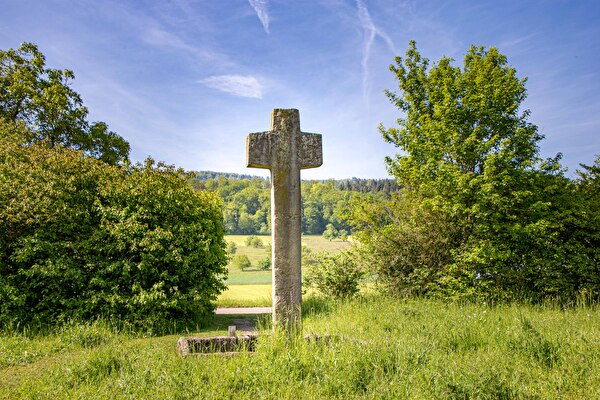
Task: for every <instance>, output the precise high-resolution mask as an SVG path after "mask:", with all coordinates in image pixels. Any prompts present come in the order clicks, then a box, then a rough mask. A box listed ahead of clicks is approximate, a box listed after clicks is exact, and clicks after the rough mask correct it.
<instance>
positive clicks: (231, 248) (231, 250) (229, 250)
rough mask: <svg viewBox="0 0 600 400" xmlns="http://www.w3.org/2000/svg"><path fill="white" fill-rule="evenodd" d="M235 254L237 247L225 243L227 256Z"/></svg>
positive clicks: (231, 243)
mask: <svg viewBox="0 0 600 400" xmlns="http://www.w3.org/2000/svg"><path fill="white" fill-rule="evenodd" d="M236 252H237V245H236V244H235V242H228V243H227V254H229V255H230V256H232V255H234V254H235V253H236Z"/></svg>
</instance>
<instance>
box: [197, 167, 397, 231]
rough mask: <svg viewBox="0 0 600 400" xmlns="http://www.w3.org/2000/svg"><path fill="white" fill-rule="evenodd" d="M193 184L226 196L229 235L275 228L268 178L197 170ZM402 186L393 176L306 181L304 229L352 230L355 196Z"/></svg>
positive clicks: (382, 193) (378, 194) (387, 192)
mask: <svg viewBox="0 0 600 400" xmlns="http://www.w3.org/2000/svg"><path fill="white" fill-rule="evenodd" d="M193 175H195V179H194V180H193V182H192V185H193V186H194V187H195V188H196V189H198V190H209V191H214V192H217V193H218V194H219V195H220V196H221V198H223V202H224V206H223V217H224V223H225V229H226V231H227V233H229V234H247V235H250V234H268V233H270V231H271V219H270V217H269V216H270V215H271V200H270V199H271V181H270V179H268V178H263V177H258V176H252V175H245V174H232V173H223V172H213V171H200V172H194V173H193ZM399 189H400V187H399V186H398V184H397V183H396V181H395V180H393V179H358V178H351V179H342V180H333V179H331V180H307V181H302V231H303V233H305V234H313V235H320V234H322V233H323V232H324V231H325V230H326V229H327V227H328V226H330V225H331V226H332V227H333V228H334V229H335V230H337V231H346V232H348V233H350V232H351V228H350V226H349V225H348V223H347V222H346V218H345V215H346V214H347V213H348V208H349V206H350V204H351V203H352V201H353V200H354V199H358V198H364V197H379V198H388V197H389V196H390V194H391V193H393V192H396V191H398V190H399Z"/></svg>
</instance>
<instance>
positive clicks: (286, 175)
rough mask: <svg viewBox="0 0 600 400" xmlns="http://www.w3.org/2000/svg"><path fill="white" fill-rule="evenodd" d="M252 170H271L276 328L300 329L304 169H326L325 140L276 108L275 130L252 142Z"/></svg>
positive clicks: (288, 112)
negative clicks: (307, 130) (302, 171)
mask: <svg viewBox="0 0 600 400" xmlns="http://www.w3.org/2000/svg"><path fill="white" fill-rule="evenodd" d="M246 159H247V164H248V167H254V168H267V169H270V170H271V232H272V249H273V256H272V260H273V326H274V327H276V326H278V325H279V326H283V327H285V328H286V329H288V330H294V329H296V330H298V329H299V328H300V307H301V305H302V271H301V261H302V245H301V241H300V240H301V237H300V236H301V233H302V227H301V211H300V170H301V169H305V168H316V167H320V166H321V164H323V150H322V139H321V135H318V134H315V133H304V132H301V131H300V116H299V113H298V110H295V109H278V108H276V109H274V110H273V112H272V113H271V130H270V131H268V132H257V133H250V134H249V135H248V137H247V138H246Z"/></svg>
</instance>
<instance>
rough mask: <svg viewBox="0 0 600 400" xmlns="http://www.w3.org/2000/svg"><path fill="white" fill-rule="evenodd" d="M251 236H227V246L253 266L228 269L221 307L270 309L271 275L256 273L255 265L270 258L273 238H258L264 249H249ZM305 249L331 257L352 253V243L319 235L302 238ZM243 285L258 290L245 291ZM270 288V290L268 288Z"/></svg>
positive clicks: (268, 272) (218, 300)
mask: <svg viewBox="0 0 600 400" xmlns="http://www.w3.org/2000/svg"><path fill="white" fill-rule="evenodd" d="M248 236H249V235H228V236H226V237H225V240H227V242H233V243H235V244H236V246H237V252H236V254H245V255H247V256H248V258H249V259H250V262H251V263H252V265H253V266H254V268H251V269H249V270H245V271H240V270H239V269H235V268H233V267H232V266H231V265H229V266H228V270H229V276H228V278H227V281H226V284H227V286H228V289H229V290H227V291H226V292H224V293H222V294H221V295H220V296H219V298H218V299H217V305H218V306H219V307H235V306H238V307H252V306H270V305H271V283H272V272H271V271H261V270H258V269H256V267H255V266H256V265H258V262H259V261H260V260H262V259H264V258H265V257H266V256H267V253H268V249H267V246H268V245H269V244H270V243H271V236H259V237H260V239H261V240H262V241H263V247H259V248H254V247H249V246H246V244H245V241H246V239H247V238H248ZM302 246H306V247H308V248H309V249H310V250H312V251H315V252H321V251H327V252H331V253H335V252H339V251H342V250H346V249H349V248H350V246H351V243H349V242H343V241H341V240H339V239H338V240H333V241H329V240H327V239H324V238H323V236H320V235H302ZM244 285H248V286H255V287H254V288H250V287H248V288H244ZM267 286H268V288H267Z"/></svg>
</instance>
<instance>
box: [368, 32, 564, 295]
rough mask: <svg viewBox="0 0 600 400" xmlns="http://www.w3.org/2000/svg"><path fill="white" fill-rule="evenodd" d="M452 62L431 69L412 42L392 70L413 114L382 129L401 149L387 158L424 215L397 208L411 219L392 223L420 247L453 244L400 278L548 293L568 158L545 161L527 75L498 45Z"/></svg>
mask: <svg viewBox="0 0 600 400" xmlns="http://www.w3.org/2000/svg"><path fill="white" fill-rule="evenodd" d="M452 62H453V60H451V59H449V58H446V57H444V58H442V59H441V60H440V61H439V62H438V63H435V64H433V65H432V66H431V67H430V65H429V60H427V59H426V58H423V57H422V56H421V54H420V53H419V52H418V51H417V48H416V44H415V42H410V46H409V49H408V51H407V53H406V57H405V58H401V57H396V64H395V65H392V66H390V69H391V71H392V72H393V73H394V75H395V77H396V79H397V80H398V83H399V89H400V92H399V93H394V92H390V91H386V94H387V96H388V98H389V99H390V101H391V102H392V103H393V104H394V105H395V106H396V107H398V108H399V110H400V111H401V112H402V113H403V114H402V117H400V118H399V119H398V121H397V122H398V125H399V126H398V127H390V128H384V127H383V126H382V125H380V127H379V130H380V132H381V134H382V136H383V138H384V140H385V141H387V142H388V143H391V144H393V145H395V146H396V147H398V148H399V149H400V151H401V152H400V153H398V154H396V155H395V156H394V157H386V163H387V166H388V169H389V171H390V173H392V174H393V175H394V176H395V177H396V178H397V180H398V184H399V185H400V186H402V187H404V188H405V189H404V190H403V192H402V202H398V204H404V205H403V206H402V207H406V206H408V208H409V209H410V208H414V209H415V211H414V212H410V213H408V214H406V213H405V212H403V213H395V214H396V215H402V214H405V216H404V217H402V218H407V219H403V220H402V222H401V223H399V222H398V221H396V222H390V221H389V220H388V221H387V223H396V224H397V227H396V228H394V227H392V226H389V225H386V226H387V228H385V229H390V230H393V229H401V231H402V232H404V233H403V234H407V235H408V236H409V237H412V238H413V240H414V241H417V242H418V246H417V247H416V248H421V249H425V248H426V247H427V246H425V244H426V243H428V242H430V241H431V240H434V242H435V243H430V244H429V246H433V247H432V248H443V249H446V250H444V253H443V256H441V257H433V258H432V260H433V263H432V262H416V263H414V262H413V263H412V264H411V263H409V264H406V263H405V262H406V261H402V262H401V263H402V265H403V267H402V268H399V269H398V270H397V272H398V273H399V274H400V278H401V279H400V281H403V282H408V281H410V280H411V279H412V278H414V277H421V278H422V279H421V278H419V279H421V282H422V284H423V286H422V287H423V288H425V289H424V290H426V291H428V292H432V291H437V292H442V293H446V294H447V293H453V292H454V291H455V290H456V288H459V291H460V292H463V293H465V292H469V290H468V289H467V288H468V287H470V288H476V289H477V291H478V292H479V293H487V295H498V296H502V295H503V294H506V295H509V296H514V295H519V296H538V295H540V294H543V293H544V292H545V290H546V289H547V288H548V286H545V283H540V282H539V280H538V277H539V276H540V271H547V272H549V269H548V267H547V265H546V264H547V263H545V260H544V259H545V257H547V255H548V253H547V252H548V251H550V250H551V247H549V243H553V241H552V240H551V239H552V237H553V235H555V234H556V231H555V230H553V229H552V223H551V222H552V220H553V215H556V213H557V211H559V210H560V207H561V206H560V203H561V201H560V196H558V192H557V191H556V190H554V189H553V188H555V187H556V185H557V184H558V183H560V182H563V181H564V177H563V176H562V170H561V169H560V165H559V159H560V155H558V156H557V157H556V158H554V159H550V160H546V161H542V160H541V159H540V158H539V147H538V143H539V142H540V140H542V138H543V136H542V135H541V134H539V132H538V130H537V127H536V126H535V125H533V124H531V123H530V122H528V117H529V114H530V113H529V111H528V110H521V104H522V102H523V100H524V99H525V97H526V89H525V83H526V79H519V78H517V76H516V71H515V69H514V68H512V67H510V66H509V65H508V63H507V59H506V57H505V56H504V55H502V54H500V53H499V52H498V50H497V49H496V48H494V47H491V48H489V49H488V50H486V49H484V48H483V47H475V46H472V47H471V48H470V49H469V51H468V52H467V54H466V55H465V57H464V62H463V66H462V68H460V67H455V66H453V65H452ZM553 190H554V191H553ZM415 213H416V214H415ZM415 218H416V220H419V219H422V218H426V219H427V220H430V221H439V222H440V226H443V227H444V228H445V229H444V230H443V231H441V232H440V231H438V230H437V229H436V230H435V232H436V234H435V235H434V236H433V237H432V236H431V235H429V234H426V235H425V236H423V235H422V233H420V229H419V226H418V225H414V223H412V222H409V221H410V220H415ZM426 224H427V223H426ZM407 229H408V230H407ZM378 232H381V231H380V230H378ZM363 237H364V235H363ZM414 241H413V243H417V242H414ZM440 255H442V254H440ZM415 261H418V260H417V259H415ZM397 277H398V276H397ZM425 278H427V279H425ZM449 278H451V279H449Z"/></svg>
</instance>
